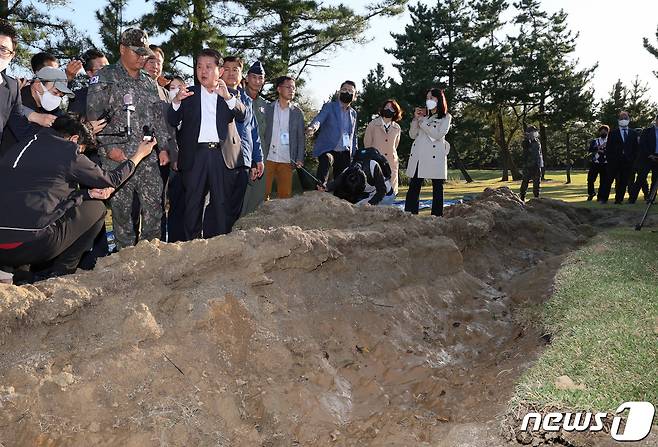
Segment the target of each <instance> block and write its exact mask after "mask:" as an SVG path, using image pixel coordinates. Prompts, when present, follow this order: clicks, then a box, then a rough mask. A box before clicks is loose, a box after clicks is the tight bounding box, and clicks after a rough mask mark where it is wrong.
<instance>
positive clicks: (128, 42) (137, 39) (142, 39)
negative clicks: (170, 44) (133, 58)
mask: <svg viewBox="0 0 658 447" xmlns="http://www.w3.org/2000/svg"><path fill="white" fill-rule="evenodd" d="M121 45H124V46H126V47H128V48H130V49H131V50H133V51H134V52H135V53H137V54H139V55H140V56H151V55H153V51H151V49H150V48H149V36H148V34H146V31H142V30H141V29H139V28H128V29H127V30H125V31H124V32H123V33H121Z"/></svg>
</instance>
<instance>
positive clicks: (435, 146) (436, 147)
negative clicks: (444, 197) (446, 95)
mask: <svg viewBox="0 0 658 447" xmlns="http://www.w3.org/2000/svg"><path fill="white" fill-rule="evenodd" d="M451 123H452V116H451V115H450V114H449V113H447V114H446V115H445V116H444V117H443V118H438V117H437V116H436V115H433V116H430V117H423V118H421V119H416V118H414V119H413V120H412V121H411V127H410V128H409V136H410V137H411V138H412V139H413V140H414V143H413V144H412V145H411V154H409V163H408V165H407V176H408V177H409V178H413V176H414V174H416V173H417V174H418V178H426V179H447V178H448V153H449V152H450V143H448V142H447V141H446V139H445V136H446V134H447V133H448V131H449V130H450V124H451Z"/></svg>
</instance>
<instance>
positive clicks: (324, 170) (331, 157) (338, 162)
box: [318, 151, 351, 185]
mask: <svg viewBox="0 0 658 447" xmlns="http://www.w3.org/2000/svg"><path fill="white" fill-rule="evenodd" d="M350 161H351V153H350V151H340V152H336V151H329V152H325V153H324V154H322V155H320V156H319V157H318V162H319V164H318V180H320V181H321V182H322V184H323V185H326V184H327V180H329V169H330V168H331V167H332V166H333V167H334V178H336V177H338V174H340V173H341V172H343V171H344V170H345V169H346V168H347V167H348V166H349V165H350Z"/></svg>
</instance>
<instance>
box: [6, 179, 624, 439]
mask: <svg viewBox="0 0 658 447" xmlns="http://www.w3.org/2000/svg"><path fill="white" fill-rule="evenodd" d="M618 220H619V218H618V217H616V216H615V214H614V213H613V211H604V210H596V211H592V210H588V209H582V208H575V207H572V206H569V205H567V204H564V203H561V202H557V201H552V200H544V199H542V200H536V201H531V202H529V204H527V205H523V204H522V203H521V202H519V201H518V199H516V197H515V196H514V195H513V194H512V193H511V192H510V191H509V190H508V189H506V188H501V189H499V190H496V191H493V190H488V191H486V192H485V193H484V194H483V195H482V196H481V198H479V199H478V200H476V201H474V202H471V203H467V204H463V205H458V206H455V207H452V208H450V209H449V210H447V212H446V218H445V219H440V218H433V217H420V218H418V217H414V216H409V215H406V214H405V213H403V212H400V211H398V210H394V209H389V208H376V207H366V208H355V207H353V206H351V205H350V204H348V203H346V202H342V201H339V200H337V199H335V198H333V197H332V196H330V195H328V194H321V193H311V194H306V195H305V196H304V197H303V198H302V197H297V198H293V199H290V200H285V201H272V202H269V203H267V204H265V205H264V206H263V207H262V209H261V210H260V211H259V212H258V213H256V214H254V215H252V216H250V217H247V218H245V219H243V220H242V221H240V222H239V227H240V228H239V229H238V230H236V231H235V232H234V233H233V234H231V235H229V236H224V237H218V238H215V239H212V240H199V241H193V242H189V243H185V244H163V243H160V242H157V241H156V242H155V243H141V244H139V245H138V246H137V247H134V248H130V249H125V250H123V251H122V252H121V253H119V254H117V255H113V256H111V257H109V258H105V259H103V260H101V262H100V263H99V266H98V267H97V269H96V270H95V271H94V272H89V273H80V274H76V275H72V276H69V277H66V278H60V279H56V280H49V281H46V282H43V283H39V284H37V285H35V286H27V287H14V286H5V285H0V342H1V344H2V348H1V352H0V445H2V446H4V447H10V446H11V447H13V446H85V447H87V446H140V447H143V446H249V447H251V446H294V445H299V446H312V447H313V446H325V445H337V446H401V447H402V446H404V447H408V446H423V445H427V446H491V447H495V446H498V445H503V444H504V440H503V438H502V437H501V436H500V422H499V421H500V420H501V417H500V415H501V413H502V412H504V410H505V405H506V402H507V400H508V399H509V397H510V395H511V393H512V389H513V386H514V383H515V381H516V379H517V378H518V376H519V374H520V373H521V372H522V371H523V370H524V369H526V368H527V367H528V365H529V363H530V362H532V360H533V359H534V358H535V356H536V355H537V353H538V352H539V351H540V350H541V346H542V345H543V344H544V341H543V340H542V338H541V337H540V335H541V334H540V333H539V332H536V331H535V330H533V329H526V328H523V327H521V326H519V325H518V324H517V323H516V322H515V320H514V319H513V318H512V312H513V310H514V308H515V307H516V306H519V305H522V304H524V303H526V302H528V301H529V302H534V303H538V302H541V301H543V300H544V299H546V298H547V297H548V296H550V293H551V287H552V281H553V276H554V274H555V272H556V271H557V269H558V268H559V266H560V262H561V259H562V257H563V256H564V255H565V254H566V253H568V252H569V251H571V250H574V249H575V248H577V247H578V246H579V245H580V244H582V243H584V242H585V241H586V240H587V239H588V238H589V237H591V236H592V235H594V234H595V233H596V229H595V228H596V227H594V226H593V225H594V224H596V225H612V224H615V223H617V222H618Z"/></svg>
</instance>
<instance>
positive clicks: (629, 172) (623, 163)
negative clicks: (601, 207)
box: [598, 160, 633, 203]
mask: <svg viewBox="0 0 658 447" xmlns="http://www.w3.org/2000/svg"><path fill="white" fill-rule="evenodd" d="M632 176H633V164H632V163H631V162H630V161H628V160H620V161H615V162H610V161H608V167H607V168H606V175H605V181H603V182H601V185H600V186H599V198H598V200H599V201H601V202H604V203H605V202H607V201H608V199H609V198H610V191H611V190H612V182H615V203H622V202H623V201H624V196H625V195H626V188H627V187H628V184H629V179H630V178H631V177H632Z"/></svg>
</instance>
